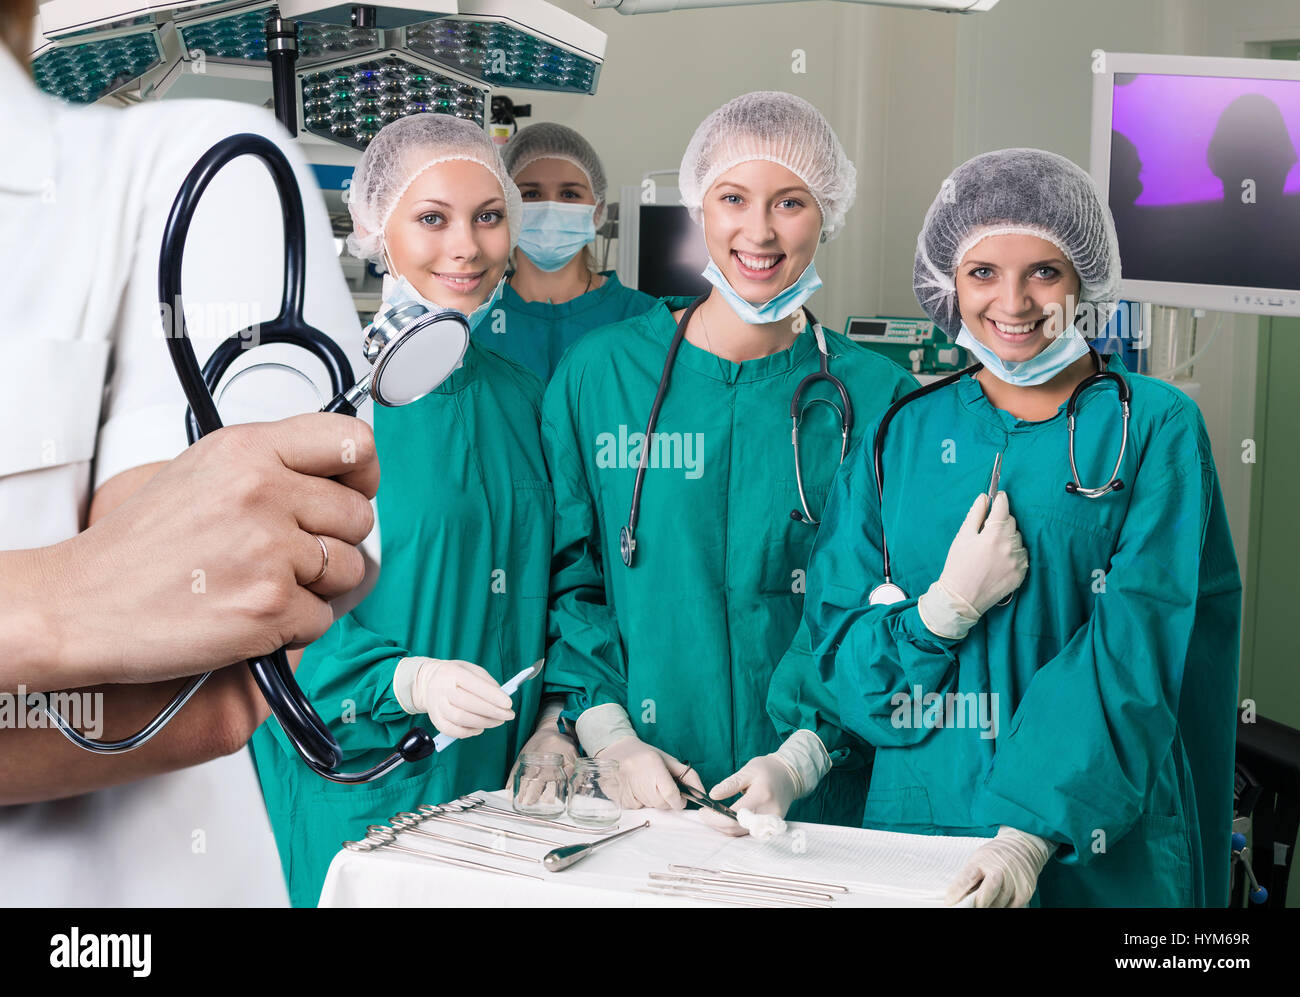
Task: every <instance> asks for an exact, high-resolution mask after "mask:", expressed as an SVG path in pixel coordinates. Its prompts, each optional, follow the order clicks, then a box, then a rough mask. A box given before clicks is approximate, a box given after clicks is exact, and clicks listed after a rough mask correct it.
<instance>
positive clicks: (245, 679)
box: [0, 665, 269, 806]
mask: <svg viewBox="0 0 1300 997" xmlns="http://www.w3.org/2000/svg"><path fill="white" fill-rule="evenodd" d="M180 685H181V682H180V681H171V682H160V683H155V684H150V685H109V686H99V687H86V688H83V689H78V690H74V693H75V694H84V695H86V696H92V697H93V696H95V695H99V694H102V697H103V698H102V700H99V701H98V703H97V704H96V705H91V704H92V703H95V701H94V700H91V699H83V700H82V703H83V704H86V705H85V711H84V714H83V717H82V718H81V719H82V732H83V733H98V734H99V739H100V740H106V741H107V740H114V739H117V738H121V737H125V736H127V735H129V734H132V733H134V732H135V731H137V730H139V729H140V728H141V727H143V726H144V725H145V724H147V723H148V722H149V721H150V720H151V719H153V717H154V716H155V715H156V714H157V713H158V711H159V710H160V709H161V708H162V707H163V705H165V704H166V703H167V702H168V701H169V700H170V699H171V697H172V696H173V695H174V694H175V692H176V690H177V689H178V688H179V687H180ZM91 710H93V711H94V712H93V713H92V712H90V711H91ZM268 713H269V711H268V710H267V708H266V705H265V703H264V702H263V700H262V697H261V696H260V695H259V694H258V692H257V690H256V687H255V686H254V685H253V682H252V677H251V675H250V673H249V671H248V669H247V668H246V667H244V666H243V665H233V666H231V667H229V668H223V669H221V670H220V671H218V672H215V673H214V674H213V675H212V677H211V678H209V679H208V680H207V682H206V683H204V685H203V687H202V688H201V689H200V690H199V691H198V692H197V693H195V695H194V698H193V699H191V700H190V702H189V703H187V704H186V705H185V708H184V709H182V710H181V711H180V713H178V714H177V715H176V717H175V719H174V720H172V722H171V723H170V724H168V725H167V727H166V728H164V729H163V731H162V732H161V733H159V734H158V735H157V736H156V737H155V738H153V740H151V741H149V742H148V743H147V744H145V745H143V746H141V747H139V748H137V749H136V750H134V751H128V752H126V753H125V754H121V755H96V754H92V753H91V752H88V751H83V750H82V749H81V748H78V747H76V746H75V745H73V744H72V743H71V742H69V741H68V740H67V739H66V738H64V737H63V735H61V734H60V733H59V732H58V731H56V730H53V729H52V728H50V727H49V726H36V724H39V723H42V722H43V721H44V719H45V718H44V716H43V714H41V713H40V712H39V711H33V710H31V709H27V710H25V711H24V713H23V720H22V723H23V726H21V727H8V728H6V729H0V806H12V805H15V804H20V803H35V802H38V801H41V800H57V799H62V798H64V797H68V796H78V795H80V794H82V793H88V792H91V791H92V790H96V789H103V788H105V787H107V786H115V785H119V784H121V783H126V782H134V781H135V780H137V779H144V778H147V777H148V776H153V775H160V774H162V773H164V772H174V771H177V770H179V769H183V768H187V767H189V766H191V765H198V764H200V763H202V762H207V761H211V760H212V759H214V758H219V757H221V756H223V755H229V754H233V753H234V752H236V751H239V750H240V749H242V748H243V746H244V745H245V744H246V743H247V741H248V739H249V738H250V737H251V736H252V734H253V731H254V730H256V729H257V727H258V726H259V725H260V724H261V723H262V721H263V720H265V719H266V717H267V715H268ZM70 719H73V720H74V721H75V719H76V718H75V717H73V718H70ZM92 723H100V724H102V730H100V731H98V732H97V731H94V730H93V729H89V730H88V729H87V728H88V726H89V725H90V724H92Z"/></svg>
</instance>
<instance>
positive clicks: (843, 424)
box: [618, 293, 853, 568]
mask: <svg viewBox="0 0 1300 997" xmlns="http://www.w3.org/2000/svg"><path fill="white" fill-rule="evenodd" d="M708 298H709V295H708V294H707V293H706V294H701V295H700V296H699V297H698V298H696V299H695V300H694V301H692V302H691V304H690V305H689V306H688V307H687V309H686V311H685V312H683V313H682V317H681V319H680V320H679V321H678V323H677V329H676V331H675V332H674V333H673V338H672V341H671V342H670V343H669V344H668V356H667V357H666V358H665V359H664V367H663V372H662V373H661V374H660V375H659V387H658V389H657V390H656V391H655V399H654V404H653V405H651V406H650V417H649V418H648V419H647V420H646V427H645V443H644V444H643V445H642V447H641V461H640V463H639V464H638V465H637V469H636V480H635V482H634V483H633V485H632V505H631V508H630V509H629V511H628V517H627V524H626V525H625V526H623V527H621V528H620V529H619V531H618V545H619V553H620V554H621V555H622V558H623V563H624V564H625V565H626V566H627V567H629V568H630V567H632V561H633V558H634V556H635V554H636V526H637V523H638V521H639V520H640V518H641V489H642V487H643V485H644V482H645V472H646V467H647V466H648V465H649V463H650V440H651V439H652V437H653V435H654V430H655V426H656V425H658V423H659V409H660V408H662V407H663V403H664V396H665V395H666V394H667V393H668V382H669V381H670V380H671V379H672V372H673V365H674V364H675V363H676V362H677V353H678V351H679V350H680V349H681V345H682V341H683V340H684V339H685V338H686V327H687V326H688V325H689V324H690V321H691V316H692V315H694V314H695V310H696V309H697V308H699V307H700V305H702V304H704V302H705V301H707V300H708ZM803 313H804V318H805V320H806V322H807V326H806V327H807V328H809V329H811V330H813V335H814V337H815V338H816V341H817V352H818V354H819V360H820V362H819V369H818V370H816V371H813V373H811V374H809V375H808V376H807V377H805V378H803V379H802V380H801V381H800V382H799V384H798V386H797V387H796V388H795V390H794V396H793V397H792V398H791V400H790V418H791V420H792V422H793V436H792V442H793V443H794V448H795V477H796V479H798V480H799V496H800V500H801V501H804V499H803V483H802V472H801V471H800V468H799V419H800V416H801V414H802V413H801V410H800V408H799V402H800V399H801V398H802V397H803V394H804V392H805V391H806V390H807V389H808V388H810V387H811V386H812V385H814V384H816V383H817V382H818V381H827V382H829V383H830V384H831V385H832V386H833V387H834V388H835V390H836V391H837V392H839V396H840V399H841V401H842V402H843V405H844V408H843V410H842V411H841V412H840V429H841V435H842V438H843V440H842V443H841V445H840V460H843V459H844V455H845V453H847V452H848V439H849V436H850V435H851V434H852V432H853V403H852V402H851V401H850V400H849V392H848V389H847V388H845V386H844V383H843V382H842V381H841V380H840V379H839V378H838V377H836V376H835V375H834V374H832V373H831V371H830V358H829V353H828V351H827V349H826V347H825V343H824V342H823V341H822V338H821V335H820V330H819V329H818V326H817V319H816V318H815V317H814V316H813V313H812V312H811V311H809V310H808V309H807V308H804V309H803ZM817 401H826V403H827V404H829V405H831V407H832V408H834V407H835V406H834V403H833V402H830V401H829V400H827V399H813V401H812V402H809V404H810V405H811V404H813V402H817ZM804 506H805V512H807V511H808V510H807V502H806V501H804ZM791 517H792V518H795V519H804V520H805V521H807V522H809V523H811V524H812V525H813V526H816V525H817V520H815V519H813V518H812V516H811V513H809V515H808V516H807V517H805V516H803V515H802V514H800V513H799V512H798V510H795V511H794V512H792V513H791Z"/></svg>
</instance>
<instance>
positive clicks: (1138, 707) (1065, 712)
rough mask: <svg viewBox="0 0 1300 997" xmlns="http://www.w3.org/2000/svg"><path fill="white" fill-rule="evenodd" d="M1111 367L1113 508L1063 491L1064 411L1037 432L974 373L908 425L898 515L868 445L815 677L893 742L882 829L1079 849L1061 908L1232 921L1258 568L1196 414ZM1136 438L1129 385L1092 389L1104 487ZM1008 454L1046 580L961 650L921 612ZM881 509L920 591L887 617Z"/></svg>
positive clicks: (1086, 463)
mask: <svg viewBox="0 0 1300 997" xmlns="http://www.w3.org/2000/svg"><path fill="white" fill-rule="evenodd" d="M1110 366H1111V369H1112V370H1116V371H1118V372H1123V376H1124V377H1125V378H1126V379H1127V381H1128V383H1129V385H1130V386H1131V389H1132V422H1131V426H1130V430H1129V433H1130V435H1129V441H1128V448H1127V450H1126V451H1125V454H1124V462H1123V466H1122V467H1121V468H1120V472H1119V476H1120V478H1121V480H1122V481H1123V483H1124V487H1123V489H1122V490H1119V491H1113V492H1110V493H1108V494H1107V495H1105V496H1103V497H1101V498H1098V499H1089V498H1084V497H1082V496H1079V495H1072V494H1069V493H1067V492H1066V490H1065V485H1066V482H1068V481H1070V480H1072V479H1071V474H1070V464H1069V456H1068V453H1069V452H1068V439H1067V433H1066V417H1065V411H1064V410H1065V406H1064V405H1062V406H1061V409H1060V411H1058V412H1057V414H1056V415H1055V416H1053V417H1052V418H1050V419H1047V420H1045V421H1042V422H1027V421H1024V420H1020V419H1017V418H1015V417H1014V416H1013V415H1011V414H1010V413H1008V412H1005V411H1003V410H1001V409H997V408H995V407H994V406H993V405H991V404H990V403H989V401H988V400H987V399H986V398H985V396H984V393H983V391H982V389H981V388H980V385H979V383H978V382H977V381H976V380H975V379H974V378H973V377H969V376H968V377H963V378H961V379H960V380H959V381H958V382H957V383H956V384H954V385H951V386H949V387H946V388H943V389H939V390H938V391H936V392H934V393H932V394H930V395H927V396H924V397H921V398H917V399H916V400H914V401H912V402H910V403H908V404H907V405H905V406H903V408H902V409H901V411H899V413H898V415H897V416H896V417H895V418H894V420H893V422H892V423H891V425H890V426H889V428H888V431H887V439H886V441H885V445H884V503H883V512H882V506H881V502H880V500H879V499H878V498H877V489H876V478H875V473H874V469H873V466H872V461H871V456H872V451H871V447H870V446H862V447H860V448H858V450H857V451H856V452H855V453H854V454H853V455H852V458H851V460H850V461H847V462H846V463H845V466H844V468H843V470H842V471H841V473H840V475H839V476H838V477H837V479H836V482H835V487H834V489H833V491H832V494H831V496H830V500H829V503H828V505H827V510H826V517H825V521H824V523H823V525H822V529H821V532H820V534H819V536H818V538H817V542H816V545H815V547H814V550H813V554H812V560H811V562H810V565H809V570H808V597H807V601H806V608H805V617H806V621H807V626H808V632H809V634H810V636H811V641H812V647H813V650H814V652H815V655H816V656H815V658H813V659H810V660H811V661H812V664H813V668H812V671H811V672H810V673H807V674H806V675H805V676H804V682H803V684H806V685H811V686H819V685H823V684H830V685H831V686H832V687H833V688H834V690H835V691H836V695H837V697H838V699H839V702H840V710H841V721H842V722H843V723H844V724H845V725H846V726H847V727H848V728H849V729H850V730H851V731H853V732H855V733H856V734H858V735H859V736H861V737H863V738H865V739H866V740H868V741H870V742H871V743H872V744H874V745H875V746H876V753H875V760H874V769H873V772H872V776H871V788H870V794H869V797H868V800H867V806H866V810H865V814H864V826H867V827H875V828H884V829H887V830H894V831H907V832H914V833H921V834H976V835H990V834H993V833H995V832H996V829H997V827H998V826H999V825H1008V826H1010V827H1014V828H1018V829H1020V830H1022V831H1027V832H1029V833H1031V834H1036V835H1039V836H1040V837H1043V838H1046V839H1048V840H1049V841H1052V842H1057V843H1059V844H1060V846H1061V847H1060V848H1059V849H1058V850H1057V852H1056V853H1055V856H1054V857H1053V858H1052V859H1051V860H1050V861H1049V862H1048V864H1047V866H1046V868H1045V869H1044V870H1043V873H1042V875H1041V877H1040V878H1039V881H1038V892H1037V894H1036V902H1037V903H1041V904H1042V905H1045V906H1189V905H1207V904H1208V905H1218V906H1223V905H1225V904H1226V903H1227V899H1228V852H1229V834H1230V830H1231V826H1230V825H1231V822H1232V794H1233V752H1234V743H1235V740H1234V738H1235V703H1236V694H1237V665H1238V636H1239V633H1240V625H1241V619H1240V612H1241V581H1240V578H1239V576H1238V573H1237V562H1236V556H1235V554H1234V552H1233V547H1232V538H1231V537H1230V536H1229V533H1228V523H1227V519H1226V516H1225V513H1224V508H1223V499H1222V495H1221V493H1220V491H1219V483H1218V476H1217V474H1216V472H1215V468H1214V460H1213V457H1212V456H1211V452H1210V442H1209V439H1208V437H1207V435H1206V431H1205V425H1204V422H1203V420H1202V418H1201V414H1200V412H1199V410H1198V409H1197V407H1196V405H1195V403H1194V402H1192V401H1191V400H1190V399H1189V398H1188V397H1187V396H1186V395H1184V394H1183V393H1182V392H1180V391H1178V390H1177V389H1176V388H1174V387H1172V386H1170V385H1168V384H1165V383H1164V382H1162V381H1158V380H1154V379H1152V378H1148V377H1142V376H1138V375H1135V374H1130V373H1127V372H1124V368H1123V365H1122V364H1121V363H1120V362H1119V361H1118V359H1112V360H1111V361H1110ZM1121 426H1122V422H1121V417H1120V409H1119V404H1118V401H1117V394H1116V391H1115V387H1114V385H1112V384H1109V383H1107V384H1106V385H1105V386H1101V387H1098V386H1094V387H1091V388H1089V389H1088V390H1087V391H1086V392H1085V393H1084V394H1083V395H1082V396H1081V398H1080V400H1079V403H1078V409H1077V442H1076V457H1077V461H1078V466H1079V474H1080V476H1081V481H1082V483H1083V485H1084V486H1087V487H1096V486H1099V485H1102V484H1104V483H1105V482H1106V481H1107V480H1108V475H1109V474H1110V472H1111V468H1112V467H1114V463H1115V459H1116V456H1117V455H1118V453H1119V447H1120V438H1121ZM874 432H875V429H874V427H872V429H871V430H870V431H869V433H868V439H870V438H871V437H872V436H874ZM999 452H1000V453H1001V454H1002V472H1001V487H1002V489H1004V490H1005V491H1006V492H1007V495H1008V497H1009V499H1010V502H1011V513H1012V515H1013V516H1015V518H1016V522H1017V524H1018V526H1019V529H1020V532H1021V534H1022V536H1023V537H1024V542H1025V547H1026V549H1027V551H1028V556H1029V569H1028V573H1027V574H1026V576H1025V580H1024V582H1023V583H1022V585H1021V586H1020V588H1019V589H1018V590H1017V591H1016V592H1015V595H1014V598H1013V599H1012V601H1011V602H1010V604H1009V605H1007V606H1005V607H994V608H993V609H991V610H989V612H987V613H986V614H985V615H984V616H983V617H982V618H981V620H980V622H979V623H977V624H976V625H975V627H974V629H972V630H971V631H970V633H969V634H968V635H967V636H966V637H965V639H963V640H960V641H952V640H945V639H941V638H938V637H935V636H934V635H932V634H931V633H930V632H929V631H928V630H927V629H926V628H925V626H924V625H923V624H922V622H921V619H920V616H919V615H918V613H917V609H916V601H917V597H918V596H919V595H921V594H922V593H923V592H924V591H925V590H926V589H927V588H928V587H929V585H930V584H931V582H933V581H934V580H935V579H937V578H938V576H939V574H940V572H941V571H942V570H943V565H944V560H945V558H946V556H947V553H948V548H949V545H950V544H951V543H952V539H953V537H954V536H955V535H956V533H957V530H958V527H959V526H960V525H961V522H962V519H963V518H964V517H965V516H966V514H967V512H968V510H969V509H970V505H971V503H972V502H973V501H974V500H975V497H976V496H977V495H978V494H979V493H980V492H981V491H985V490H987V488H988V484H989V477H990V474H991V472H992V467H993V460H994V457H995V455H996V454H998V453H999ZM882 517H883V522H884V525H885V529H886V534H885V535H886V538H887V540H888V543H889V552H890V556H891V564H892V568H893V576H894V581H895V583H896V584H898V585H899V586H901V587H902V589H903V591H904V592H906V593H907V594H908V596H909V597H910V598H908V599H906V600H905V601H902V602H898V603H895V604H893V605H890V606H869V605H868V604H867V594H868V593H869V592H870V591H871V590H872V588H874V587H875V586H876V585H877V584H879V583H880V582H881V581H882V570H881V555H880V548H881V545H880V533H881V521H882ZM788 681H790V683H791V684H793V685H798V684H800V683H799V682H798V681H796V680H790V679H788ZM994 719H995V720H996V726H994V724H993V723H992V721H993V720H994Z"/></svg>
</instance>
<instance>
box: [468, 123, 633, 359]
mask: <svg viewBox="0 0 1300 997" xmlns="http://www.w3.org/2000/svg"><path fill="white" fill-rule="evenodd" d="M502 158H503V159H504V160H505V164H506V168H507V169H508V170H509V171H510V177H511V179H513V180H514V182H515V184H516V185H517V186H518V187H519V194H520V197H522V198H523V223H522V228H521V229H520V233H519V245H518V246H517V247H516V248H515V254H514V262H515V270H514V273H512V274H510V275H509V276H508V277H507V278H506V283H505V286H504V287H503V288H502V291H501V301H500V302H499V303H498V304H497V305H496V306H495V307H494V308H493V309H492V315H491V317H490V319H489V320H488V321H486V322H484V323H483V324H482V325H480V326H479V328H478V332H477V334H478V336H479V337H480V338H481V339H482V341H483V342H484V343H486V344H487V345H488V346H491V347H492V348H493V349H495V350H498V351H499V352H501V353H504V354H505V355H506V356H508V357H510V358H511V359H513V360H517V361H518V362H519V363H521V364H523V365H524V366H525V367H527V368H528V369H529V370H531V371H532V372H533V373H534V374H536V375H537V376H538V377H540V378H541V379H542V380H543V381H546V380H549V379H550V377H551V374H553V373H554V372H555V365H556V364H558V363H559V362H560V357H561V356H562V355H563V353H564V351H565V350H566V349H568V348H569V345H570V344H571V343H573V342H574V340H576V339H577V338H578V337H579V336H581V335H582V334H583V333H585V332H588V331H589V330H591V329H595V328H597V327H598V326H602V325H609V324H610V323H612V322H621V321H622V320H623V319H625V318H630V317H631V316H633V315H640V314H641V313H642V312H645V311H648V310H649V309H650V308H651V306H653V305H654V304H655V299H654V298H652V297H650V295H648V294H642V293H641V292H640V291H634V290H632V289H631V288H629V287H624V286H623V285H622V284H620V283H619V280H618V278H617V277H616V276H615V275H614V271H612V270H606V271H603V272H597V270H596V261H595V258H594V257H593V256H592V253H591V243H592V242H593V240H595V238H596V229H597V228H599V227H600V225H601V224H602V222H604V220H605V219H604V216H605V190H606V185H605V169H604V167H603V166H601V164H600V158H599V157H598V156H597V155H596V150H595V149H593V148H592V147H591V145H590V143H588V142H587V140H586V139H585V138H583V137H582V136H581V135H579V134H578V133H577V132H575V131H574V130H573V129H572V128H566V127H565V126H564V125H558V124H552V123H549V122H546V123H542V124H536V125H529V126H528V127H527V128H525V129H523V131H521V132H519V133H518V134H517V135H515V136H514V137H513V138H512V139H511V140H510V141H509V142H508V143H506V146H505V148H504V149H503V150H502Z"/></svg>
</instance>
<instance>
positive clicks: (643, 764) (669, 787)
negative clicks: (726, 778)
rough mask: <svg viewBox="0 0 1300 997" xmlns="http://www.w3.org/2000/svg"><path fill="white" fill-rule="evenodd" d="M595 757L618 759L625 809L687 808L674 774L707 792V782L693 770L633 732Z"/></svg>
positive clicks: (689, 784) (603, 749) (622, 802)
mask: <svg viewBox="0 0 1300 997" xmlns="http://www.w3.org/2000/svg"><path fill="white" fill-rule="evenodd" d="M596 757H597V758H607V759H612V760H613V761H616V762H618V777H619V782H620V783H621V784H622V786H623V798H622V800H620V801H619V802H620V803H621V804H622V807H623V809H624V810H636V809H637V808H639V807H654V808H655V809H656V810H681V809H683V808H685V806H686V801H685V800H684V799H682V794H681V792H680V791H679V790H678V789H677V784H676V783H675V782H674V781H673V777H674V776H676V777H679V778H680V779H681V780H682V781H683V782H685V783H686V784H687V785H688V786H694V787H695V788H696V789H698V790H699V791H700V792H701V793H703V792H704V784H703V783H702V782H700V777H699V776H698V775H697V774H696V773H695V771H694V770H693V769H688V768H687V767H686V766H685V765H683V764H682V763H681V762H679V761H678V760H677V759H676V758H674V757H673V756H672V755H670V754H668V753H666V752H663V751H660V750H659V749H658V748H656V747H654V746H653V745H649V744H646V743H645V742H644V741H642V740H641V739H640V738H639V737H636V736H634V735H632V736H628V737H622V738H619V739H618V740H617V741H614V742H613V743H612V744H610V745H608V746H606V747H605V748H602V749H601V750H600V751H599V752H597V754H596Z"/></svg>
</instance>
